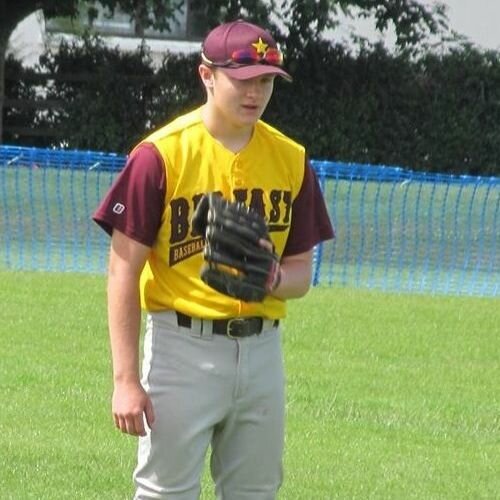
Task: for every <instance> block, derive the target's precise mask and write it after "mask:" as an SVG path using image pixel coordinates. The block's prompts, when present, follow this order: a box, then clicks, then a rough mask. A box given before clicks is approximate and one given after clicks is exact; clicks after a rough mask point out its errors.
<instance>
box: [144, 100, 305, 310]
mask: <svg viewBox="0 0 500 500" xmlns="http://www.w3.org/2000/svg"><path fill="white" fill-rule="evenodd" d="M143 142H145V143H152V144H153V145H154V146H155V148H156V149H157V150H158V152H159V153H160V155H161V157H162V159H163V164H164V167H165V170H166V193H165V204H164V213H163V215H162V218H161V225H160V229H159V232H158V235H157V238H156V240H155V242H154V244H153V246H152V249H151V254H150V257H149V259H148V261H147V264H146V266H145V268H144V270H143V272H142V276H141V302H142V307H143V308H144V309H145V310H148V311H158V310H165V309H173V310H177V311H180V312H183V313H185V314H188V315H190V316H195V317H201V318H208V319H215V318H226V317H235V316H262V317H265V318H270V319H277V318H282V317H284V316H285V313H286V305H285V302H284V301H282V300H279V299H276V298H274V297H271V296H268V297H266V298H265V299H264V301H263V302H261V303H246V302H242V301H239V300H237V299H233V298H231V297H228V296H226V295H223V294H221V293H219V292H217V291H215V290H213V289H212V288H210V287H208V286H207V285H205V283H203V281H202V280H201V279H200V277H199V273H200V268H201V266H202V265H203V254H202V251H203V240H202V238H201V237H200V236H199V235H197V234H196V233H195V232H193V228H192V226H191V218H192V216H193V213H194V210H195V208H196V206H197V203H198V202H199V200H200V198H201V196H202V195H203V194H205V193H209V192H214V191H218V192H220V193H221V194H222V196H224V198H226V199H228V200H238V201H242V202H244V203H245V204H247V205H248V206H250V207H252V208H253V209H254V210H257V211H258V212H259V213H261V215H263V216H264V217H265V218H266V221H267V222H268V227H269V231H270V236H271V239H272V241H273V243H274V245H275V248H276V252H277V253H278V254H279V255H281V254H282V252H283V249H284V247H285V244H286V241H287V236H288V232H289V229H290V222H291V218H292V217H293V214H292V202H293V200H294V199H295V198H296V196H297V194H298V193H299V190H300V187H301V185H302V180H303V177H304V165H305V151H304V148H303V147H302V146H301V145H299V144H297V143H296V142H294V141H293V140H291V139H290V138H288V137H286V136H285V135H283V134H282V133H280V132H279V131H277V130H276V129H274V128H273V127H271V126H269V125H267V124H266V123H264V122H263V121H259V122H257V124H256V125H255V128H254V132H253V135H252V138H251V140H250V141H249V143H248V144H247V145H246V146H245V148H243V149H242V150H241V151H240V152H238V153H233V152H231V151H229V150H228V149H227V148H225V147H224V146H223V145H222V144H221V143H219V142H218V141H217V140H216V139H214V137H212V136H211V135H210V133H209V132H208V130H207V129H206V127H205V125H204V123H203V121H202V119H201V108H199V109H197V110H195V111H193V112H191V113H188V114H186V115H183V116H181V117H179V118H178V119H176V120H174V121H173V122H171V123H169V124H167V125H166V126H164V127H163V128H161V129H159V130H157V131H156V132H154V133H153V134H151V135H150V136H149V137H147V138H146V139H145V140H144V141H143Z"/></svg>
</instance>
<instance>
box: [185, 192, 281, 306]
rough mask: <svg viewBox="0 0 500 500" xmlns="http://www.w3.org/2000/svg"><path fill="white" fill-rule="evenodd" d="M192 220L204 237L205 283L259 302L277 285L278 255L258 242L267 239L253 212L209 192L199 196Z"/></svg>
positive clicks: (248, 300)
mask: <svg viewBox="0 0 500 500" xmlns="http://www.w3.org/2000/svg"><path fill="white" fill-rule="evenodd" d="M192 222H193V228H194V229H195V230H196V231H197V232H198V233H200V234H201V235H202V236H203V238H204V239H205V248H204V251H203V255H204V259H205V263H204V264H203V266H202V268H201V271H200V275H201V279H202V280H203V281H204V282H205V283H206V284H207V285H209V286H210V287H212V288H214V289H215V290H217V291H219V292H221V293H223V294H225V295H229V296H230V297H234V298H237V299H239V300H243V301H245V302H261V301H262V300H264V297H265V296H266V295H267V294H268V293H269V292H271V291H273V290H274V289H275V288H276V287H277V286H278V284H279V281H280V276H281V271H280V266H279V258H278V256H277V255H276V254H275V253H274V252H272V251H270V250H268V249H267V248H264V247H262V246H261V244H260V243H259V240H261V239H263V240H267V241H269V242H271V239H270V238H269V233H268V230H267V225H266V222H265V221H264V219H263V218H262V217H261V216H260V215H259V214H258V213H257V212H255V211H254V210H251V209H249V208H247V207H246V206H245V205H244V204H243V203H239V202H229V201H227V200H225V199H224V198H222V197H221V196H220V195H219V194H217V193H210V194H208V195H204V196H203V197H202V199H201V200H200V202H199V204H198V206H197V207H196V211H195V213H194V216H193V221H192Z"/></svg>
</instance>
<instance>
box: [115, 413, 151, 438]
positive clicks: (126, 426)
mask: <svg viewBox="0 0 500 500" xmlns="http://www.w3.org/2000/svg"><path fill="white" fill-rule="evenodd" d="M113 418H114V421H115V426H116V427H117V428H118V429H120V430H121V431H122V432H123V433H124V434H130V435H131V436H145V435H146V430H145V427H144V418H143V413H142V412H140V414H136V413H130V414H128V415H116V414H115V415H113Z"/></svg>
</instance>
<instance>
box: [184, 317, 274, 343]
mask: <svg viewBox="0 0 500 500" xmlns="http://www.w3.org/2000/svg"><path fill="white" fill-rule="evenodd" d="M175 314H176V315H177V324H178V325H179V326H183V327H184V328H192V326H193V320H192V318H191V316H187V315H186V314H183V313H181V312H178V311H176V313H175ZM201 321H203V320H201ZM210 323H211V324H212V333H215V334H217V335H227V336H228V337H238V338H241V337H249V336H251V335H259V334H260V333H262V328H263V326H264V320H263V319H262V318H259V317H252V318H229V319H214V320H211V321H210ZM278 325H279V320H277V319H276V320H274V321H273V323H272V326H273V328H277V327H278Z"/></svg>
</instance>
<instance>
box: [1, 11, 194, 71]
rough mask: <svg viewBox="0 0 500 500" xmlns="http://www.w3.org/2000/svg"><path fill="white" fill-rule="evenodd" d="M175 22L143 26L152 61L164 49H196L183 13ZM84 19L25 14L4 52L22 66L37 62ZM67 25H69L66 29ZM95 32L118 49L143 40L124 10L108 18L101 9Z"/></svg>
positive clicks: (133, 48) (176, 50) (81, 23)
mask: <svg viewBox="0 0 500 500" xmlns="http://www.w3.org/2000/svg"><path fill="white" fill-rule="evenodd" d="M177 21H178V23H176V24H173V25H172V31H171V32H170V33H168V34H161V33H159V32H155V31H153V30H146V32H145V36H146V37H147V38H146V39H147V45H148V46H149V48H150V50H151V56H152V59H153V62H154V63H158V64H159V63H160V62H161V60H162V58H163V55H164V54H165V52H166V51H170V52H175V53H190V52H198V51H199V50H200V41H199V40H195V41H193V40H189V39H187V36H186V33H187V31H188V27H187V20H186V14H180V16H179V18H178V20H177ZM85 24H86V21H85V20H82V18H79V19H77V20H76V21H74V23H73V22H72V21H70V20H66V22H64V21H61V20H49V21H46V19H45V17H44V15H43V11H42V10H39V11H36V12H35V13H33V14H31V15H29V16H28V17H26V18H25V19H24V20H23V21H21V22H20V23H19V25H18V26H17V27H16V29H15V30H14V32H13V33H12V35H11V37H10V39H9V48H8V51H7V53H8V54H13V55H14V56H15V57H16V59H18V60H20V61H21V62H22V63H23V64H24V65H25V66H33V65H35V64H37V63H38V58H39V57H40V55H42V54H43V53H44V52H45V51H46V49H48V48H51V49H55V48H57V47H58V46H59V44H60V41H61V39H62V38H67V39H71V38H72V37H73V36H74V35H72V34H71V33H70V32H71V31H72V30H75V31H77V30H78V29H80V30H81V29H82V25H85ZM68 28H70V29H68ZM93 28H94V29H95V31H96V32H97V33H99V34H100V35H103V39H104V40H105V43H106V44H107V45H108V46H110V47H120V49H122V50H125V51H127V50H129V51H134V50H136V49H137V48H138V47H139V46H140V45H141V43H142V42H143V38H142V37H136V36H134V31H135V30H134V24H133V22H131V21H130V16H129V15H128V14H120V13H118V14H116V15H115V16H114V17H113V18H112V19H109V18H107V17H106V16H105V15H104V13H103V12H102V11H101V12H100V15H99V16H98V18H97V19H96V20H95V21H94V23H93Z"/></svg>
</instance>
